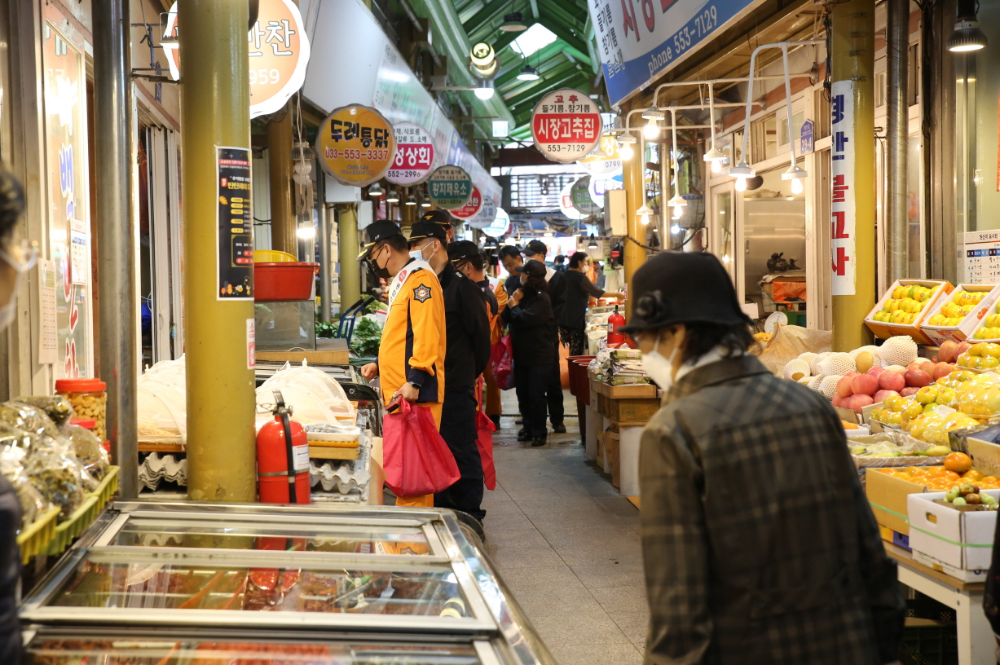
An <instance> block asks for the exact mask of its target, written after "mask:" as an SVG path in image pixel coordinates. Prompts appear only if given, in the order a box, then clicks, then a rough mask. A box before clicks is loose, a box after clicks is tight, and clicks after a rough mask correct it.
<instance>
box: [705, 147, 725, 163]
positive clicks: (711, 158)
mask: <svg viewBox="0 0 1000 665" xmlns="http://www.w3.org/2000/svg"><path fill="white" fill-rule="evenodd" d="M702 159H704V160H705V161H706V162H724V161H725V160H726V153H724V152H722V151H721V150H719V149H718V148H716V147H714V146H713V147H712V149H711V150H709V151H708V152H706V153H705V156H704V157H703V158H702Z"/></svg>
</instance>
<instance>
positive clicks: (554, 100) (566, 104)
mask: <svg viewBox="0 0 1000 665" xmlns="http://www.w3.org/2000/svg"><path fill="white" fill-rule="evenodd" d="M601 129H602V123H601V114H600V110H599V109H598V108H597V104H596V103H595V102H594V100H592V99H591V98H590V97H588V96H587V95H585V94H584V93H582V92H580V91H579V90H571V89H569V88H563V89H562V90H556V91H555V92H550V93H549V94H547V95H545V96H544V97H542V99H541V100H539V102H538V104H536V105H535V110H534V112H532V114H531V135H532V137H533V138H534V139H535V147H536V148H538V151H539V152H541V153H542V154H543V155H545V156H546V157H547V158H548V159H551V160H552V161H554V162H560V163H562V164H570V163H572V162H575V161H576V160H578V159H582V158H584V157H586V156H587V155H589V154H590V152H591V151H592V150H593V149H594V148H596V147H597V145H598V144H599V143H600V142H601Z"/></svg>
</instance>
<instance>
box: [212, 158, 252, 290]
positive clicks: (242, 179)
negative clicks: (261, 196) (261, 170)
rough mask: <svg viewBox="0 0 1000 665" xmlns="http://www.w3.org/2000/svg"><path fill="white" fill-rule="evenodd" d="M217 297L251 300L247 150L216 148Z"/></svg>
mask: <svg viewBox="0 0 1000 665" xmlns="http://www.w3.org/2000/svg"><path fill="white" fill-rule="evenodd" d="M217 151H218V165H217V173H216V176H217V179H216V182H217V184H218V186H219V198H218V206H219V207H218V215H217V216H216V221H217V223H218V231H217V235H216V249H217V255H218V262H219V283H218V284H217V285H216V287H217V289H218V293H217V294H216V298H217V299H218V300H253V217H252V207H251V200H252V194H251V189H250V187H251V178H250V150H249V149H247V148H222V147H220V148H217Z"/></svg>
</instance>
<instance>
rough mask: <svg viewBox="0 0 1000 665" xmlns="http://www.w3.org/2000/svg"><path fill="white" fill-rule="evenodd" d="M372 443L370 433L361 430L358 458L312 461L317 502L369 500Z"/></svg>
mask: <svg viewBox="0 0 1000 665" xmlns="http://www.w3.org/2000/svg"><path fill="white" fill-rule="evenodd" d="M370 442H371V432H370V431H363V432H361V435H360V438H359V440H358V459H355V460H309V479H310V483H311V485H312V490H313V500H314V501H347V502H354V503H363V502H365V501H367V500H368V483H369V481H370V480H371V474H370V473H369V468H370V467H369V460H370V459H371V443H370Z"/></svg>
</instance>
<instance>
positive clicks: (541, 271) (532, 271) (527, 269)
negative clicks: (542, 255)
mask: <svg viewBox="0 0 1000 665" xmlns="http://www.w3.org/2000/svg"><path fill="white" fill-rule="evenodd" d="M514 272H522V273H524V274H525V275H527V276H528V277H536V278H540V279H544V278H545V275H546V274H547V271H546V269H545V264H544V263H542V262H541V261H535V260H531V261H528V262H527V263H525V264H524V265H523V266H518V267H516V268H514Z"/></svg>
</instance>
